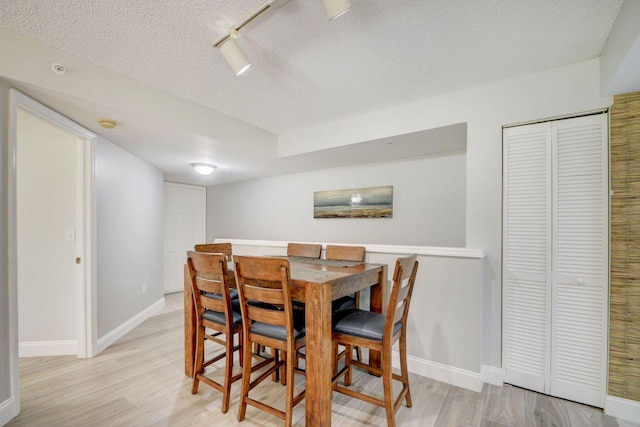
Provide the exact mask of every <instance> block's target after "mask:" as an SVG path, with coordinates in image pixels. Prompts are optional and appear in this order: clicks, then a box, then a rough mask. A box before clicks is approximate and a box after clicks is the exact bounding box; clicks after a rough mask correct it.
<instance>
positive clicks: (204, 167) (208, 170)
mask: <svg viewBox="0 0 640 427" xmlns="http://www.w3.org/2000/svg"><path fill="white" fill-rule="evenodd" d="M191 167H193V168H194V169H195V170H196V172H198V173H199V174H200V175H211V174H212V173H213V171H214V170H216V166H214V165H210V164H207V163H191Z"/></svg>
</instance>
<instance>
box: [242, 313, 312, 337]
mask: <svg viewBox="0 0 640 427" xmlns="http://www.w3.org/2000/svg"><path fill="white" fill-rule="evenodd" d="M250 331H251V332H253V333H255V334H258V335H262V336H265V337H269V338H274V339H277V340H281V341H286V340H287V331H286V330H285V328H284V326H276V325H269V324H267V323H262V322H254V323H253V324H252V325H251V328H250ZM306 332H307V331H306V328H305V325H304V313H301V315H294V316H293V339H294V340H297V339H298V338H302V337H303V336H305V334H306Z"/></svg>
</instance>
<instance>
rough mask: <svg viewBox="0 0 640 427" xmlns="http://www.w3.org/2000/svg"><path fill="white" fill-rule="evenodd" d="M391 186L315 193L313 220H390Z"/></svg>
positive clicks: (391, 205)
mask: <svg viewBox="0 0 640 427" xmlns="http://www.w3.org/2000/svg"><path fill="white" fill-rule="evenodd" d="M392 214H393V186H392V185H387V186H385V187H369V188H354V189H351V190H329V191H316V192H314V193H313V217H314V218H391V217H392V216H393V215H392Z"/></svg>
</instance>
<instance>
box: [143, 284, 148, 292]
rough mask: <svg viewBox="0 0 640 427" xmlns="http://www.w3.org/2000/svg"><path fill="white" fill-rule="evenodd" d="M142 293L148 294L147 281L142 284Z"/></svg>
mask: <svg viewBox="0 0 640 427" xmlns="http://www.w3.org/2000/svg"><path fill="white" fill-rule="evenodd" d="M142 293H143V294H146V293H147V284H146V283H143V284H142Z"/></svg>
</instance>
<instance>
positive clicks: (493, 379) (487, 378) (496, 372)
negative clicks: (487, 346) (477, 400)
mask: <svg viewBox="0 0 640 427" xmlns="http://www.w3.org/2000/svg"><path fill="white" fill-rule="evenodd" d="M480 376H481V378H482V382H483V383H487V384H491V385H497V386H498V387H502V384H503V383H504V371H503V369H502V368H496V367H495V366H488V365H483V366H482V370H481V371H480Z"/></svg>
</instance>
